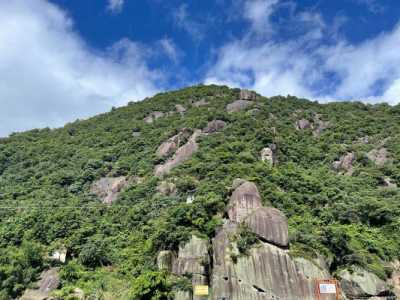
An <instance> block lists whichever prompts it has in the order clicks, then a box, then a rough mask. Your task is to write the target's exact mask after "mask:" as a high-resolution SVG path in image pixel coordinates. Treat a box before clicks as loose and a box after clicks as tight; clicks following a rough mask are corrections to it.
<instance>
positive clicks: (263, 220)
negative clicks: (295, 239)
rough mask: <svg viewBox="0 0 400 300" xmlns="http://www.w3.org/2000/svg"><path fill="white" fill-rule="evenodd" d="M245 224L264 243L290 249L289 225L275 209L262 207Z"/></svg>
mask: <svg viewBox="0 0 400 300" xmlns="http://www.w3.org/2000/svg"><path fill="white" fill-rule="evenodd" d="M244 222H245V223H246V224H247V225H248V226H249V228H250V230H251V231H253V232H254V233H255V234H257V236H258V237H260V238H261V239H262V240H263V241H266V242H269V243H272V244H274V245H278V246H280V247H288V245H289V236H288V223H287V218H286V217H285V215H284V214H283V213H282V212H281V211H280V210H278V209H276V208H273V207H260V208H257V209H256V210H255V211H253V212H252V213H251V214H250V215H248V216H247V217H246V218H245V219H244Z"/></svg>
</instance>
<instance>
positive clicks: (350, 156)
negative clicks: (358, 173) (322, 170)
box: [332, 152, 356, 175]
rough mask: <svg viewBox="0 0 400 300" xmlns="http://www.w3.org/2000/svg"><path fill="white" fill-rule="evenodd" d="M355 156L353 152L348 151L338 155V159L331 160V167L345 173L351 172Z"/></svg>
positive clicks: (349, 173)
mask: <svg viewBox="0 0 400 300" xmlns="http://www.w3.org/2000/svg"><path fill="white" fill-rule="evenodd" d="M355 159H356V156H355V154H354V153H353V152H348V153H346V154H344V155H343V156H341V157H340V159H339V160H337V161H335V162H333V164H332V168H333V169H334V170H336V171H343V172H344V173H345V174H347V175H351V174H353V162H354V161H355Z"/></svg>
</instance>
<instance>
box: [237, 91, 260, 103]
mask: <svg viewBox="0 0 400 300" xmlns="http://www.w3.org/2000/svg"><path fill="white" fill-rule="evenodd" d="M239 97H240V99H241V100H250V101H252V100H256V99H257V94H256V93H255V92H253V91H249V90H240V95H239Z"/></svg>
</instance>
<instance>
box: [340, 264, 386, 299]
mask: <svg viewBox="0 0 400 300" xmlns="http://www.w3.org/2000/svg"><path fill="white" fill-rule="evenodd" d="M338 275H339V277H340V285H341V287H342V289H343V291H344V293H345V294H346V296H347V297H349V298H350V299H353V298H362V297H372V296H379V295H380V294H382V293H384V292H386V291H389V287H388V286H387V284H386V283H385V282H384V281H383V280H381V279H380V278H378V276H376V275H375V274H373V273H371V272H368V271H366V270H364V269H361V268H359V267H353V272H350V271H349V270H347V269H346V270H342V271H340V272H339V274H338Z"/></svg>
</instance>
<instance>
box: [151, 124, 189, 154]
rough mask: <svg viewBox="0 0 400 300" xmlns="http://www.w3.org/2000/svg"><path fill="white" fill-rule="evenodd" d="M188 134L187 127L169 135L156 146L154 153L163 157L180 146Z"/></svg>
mask: <svg viewBox="0 0 400 300" xmlns="http://www.w3.org/2000/svg"><path fill="white" fill-rule="evenodd" d="M189 136H190V131H189V130H188V129H187V128H183V129H182V130H181V131H180V132H179V133H178V134H176V135H174V136H173V137H170V138H169V139H168V140H166V141H165V142H164V143H162V144H161V145H160V146H158V148H157V151H156V155H157V156H158V157H164V156H167V155H169V154H171V153H173V152H175V150H176V149H178V147H180V146H181V143H182V142H183V141H184V140H186V139H187V138H188V137H189Z"/></svg>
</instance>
